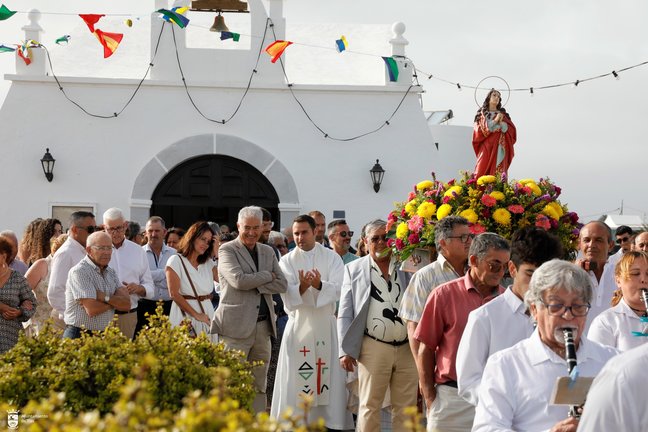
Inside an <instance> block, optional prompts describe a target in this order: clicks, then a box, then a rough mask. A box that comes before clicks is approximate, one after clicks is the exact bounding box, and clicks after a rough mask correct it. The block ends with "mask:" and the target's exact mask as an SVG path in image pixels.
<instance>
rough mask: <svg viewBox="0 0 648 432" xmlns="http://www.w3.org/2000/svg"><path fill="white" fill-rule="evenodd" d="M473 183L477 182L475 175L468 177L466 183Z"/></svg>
mask: <svg viewBox="0 0 648 432" xmlns="http://www.w3.org/2000/svg"><path fill="white" fill-rule="evenodd" d="M473 183H477V179H476V178H475V177H471V178H470V179H468V181H466V184H469V185H471V184H473Z"/></svg>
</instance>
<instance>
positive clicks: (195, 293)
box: [178, 255, 205, 313]
mask: <svg viewBox="0 0 648 432" xmlns="http://www.w3.org/2000/svg"><path fill="white" fill-rule="evenodd" d="M178 256H179V257H180V262H181V263H182V267H183V268H184V271H185V274H186V275H187V279H189V284H190V285H191V289H192V290H193V292H194V295H195V296H196V299H198V293H197V292H196V287H195V286H194V284H193V281H192V280H191V276H189V270H187V266H186V265H185V263H184V259H183V258H184V257H183V256H182V255H178ZM197 301H198V306H200V310H201V311H202V313H205V308H203V305H202V302H201V301H200V300H197ZM183 312H184V311H183Z"/></svg>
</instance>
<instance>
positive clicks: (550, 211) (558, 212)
mask: <svg viewBox="0 0 648 432" xmlns="http://www.w3.org/2000/svg"><path fill="white" fill-rule="evenodd" d="M542 213H543V214H545V215H547V216H549V217H550V218H551V219H553V220H558V219H560V217H561V216H562V215H563V209H562V207H561V206H560V204H558V203H557V202H555V201H554V202H550V203H549V204H547V205H546V206H544V208H543V209H542Z"/></svg>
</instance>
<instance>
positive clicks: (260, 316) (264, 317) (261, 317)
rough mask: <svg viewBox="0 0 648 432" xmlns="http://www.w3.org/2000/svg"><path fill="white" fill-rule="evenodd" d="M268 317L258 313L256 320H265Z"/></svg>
mask: <svg viewBox="0 0 648 432" xmlns="http://www.w3.org/2000/svg"><path fill="white" fill-rule="evenodd" d="M267 319H268V315H259V316H258V317H257V322H261V321H265V320H267Z"/></svg>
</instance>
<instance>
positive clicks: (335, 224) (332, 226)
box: [327, 219, 360, 264]
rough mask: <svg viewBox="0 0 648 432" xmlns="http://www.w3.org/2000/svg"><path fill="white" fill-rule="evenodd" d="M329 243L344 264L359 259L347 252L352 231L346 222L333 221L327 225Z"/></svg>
mask: <svg viewBox="0 0 648 432" xmlns="http://www.w3.org/2000/svg"><path fill="white" fill-rule="evenodd" d="M327 231H328V238H329V243H330V244H331V246H332V247H333V250H334V251H335V252H336V253H337V254H338V255H340V257H342V261H343V262H344V264H349V263H350V262H351V261H353V260H356V259H358V258H360V257H359V256H357V255H355V254H352V253H351V252H349V249H351V238H352V237H353V231H351V230H350V229H349V225H347V223H346V220H344V219H335V220H333V221H331V223H329V224H328V227H327Z"/></svg>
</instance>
